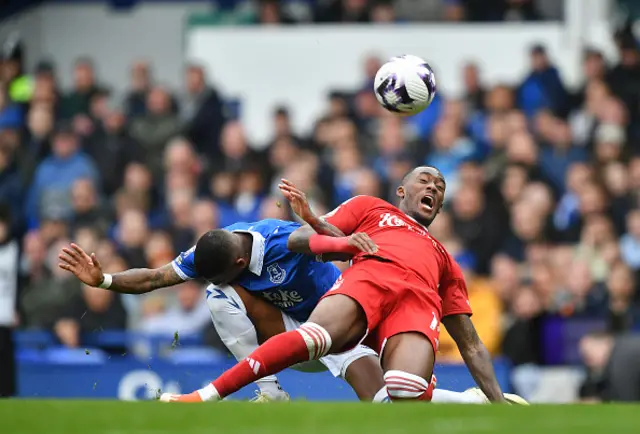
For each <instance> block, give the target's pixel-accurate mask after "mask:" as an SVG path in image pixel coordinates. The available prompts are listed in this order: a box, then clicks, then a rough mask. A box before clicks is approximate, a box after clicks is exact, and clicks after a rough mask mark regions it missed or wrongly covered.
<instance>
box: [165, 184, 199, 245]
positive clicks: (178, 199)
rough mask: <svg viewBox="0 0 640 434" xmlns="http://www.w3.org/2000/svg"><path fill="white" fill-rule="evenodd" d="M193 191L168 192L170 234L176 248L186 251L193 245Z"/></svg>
mask: <svg viewBox="0 0 640 434" xmlns="http://www.w3.org/2000/svg"><path fill="white" fill-rule="evenodd" d="M194 199H195V198H194V196H193V193H192V192H191V191H189V190H184V189H181V190H174V191H172V192H170V193H169V194H168V197H167V202H168V211H169V222H170V223H169V224H168V227H169V234H170V235H171V239H172V240H173V247H174V250H175V251H177V252H185V251H187V250H188V249H189V248H191V246H192V245H193V240H194V234H193V230H192V228H191V213H192V208H193V203H194Z"/></svg>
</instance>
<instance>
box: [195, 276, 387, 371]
mask: <svg viewBox="0 0 640 434" xmlns="http://www.w3.org/2000/svg"><path fill="white" fill-rule="evenodd" d="M207 305H208V306H209V310H210V312H211V320H212V321H213V325H214V327H215V328H216V331H217V332H218V335H219V336H220V338H221V340H222V342H223V343H224V344H225V346H226V347H227V348H228V349H229V351H231V353H232V354H233V355H234V356H235V358H236V360H242V359H244V358H245V357H247V356H248V355H249V354H251V353H252V352H253V351H255V349H256V348H258V336H257V332H256V330H255V327H254V326H253V323H252V322H251V319H250V318H249V316H248V315H247V309H246V307H245V306H244V303H243V302H242V299H241V298H240V297H239V296H238V294H237V293H236V291H235V290H234V289H233V287H231V286H230V285H219V286H214V285H209V286H207ZM282 321H283V322H284V327H285V330H286V331H291V330H296V329H297V328H298V327H300V325H301V323H300V322H298V321H296V320H295V319H293V318H291V317H290V316H289V315H287V314H286V313H284V312H282ZM365 356H374V357H377V356H378V355H377V354H376V352H375V351H373V350H372V349H371V348H369V347H366V346H364V345H358V346H357V347H356V348H354V349H353V350H351V351H347V352H346V353H340V354H332V355H329V356H324V357H323V358H321V359H320V360H311V361H309V362H304V363H299V364H297V365H295V366H292V367H291V368H292V369H295V370H298V371H302V372H323V371H326V370H329V371H330V372H331V373H332V374H333V375H334V376H335V377H342V378H344V376H345V373H346V372H347V368H348V367H349V365H351V363H353V362H355V361H356V360H358V359H360V358H362V357H365Z"/></svg>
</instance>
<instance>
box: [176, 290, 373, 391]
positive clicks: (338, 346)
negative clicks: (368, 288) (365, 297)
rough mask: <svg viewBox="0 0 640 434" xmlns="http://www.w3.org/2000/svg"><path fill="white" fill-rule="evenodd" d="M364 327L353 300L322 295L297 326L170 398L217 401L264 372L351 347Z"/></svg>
mask: <svg viewBox="0 0 640 434" xmlns="http://www.w3.org/2000/svg"><path fill="white" fill-rule="evenodd" d="M366 330H367V320H366V317H365V314H364V312H363V310H362V308H361V307H360V305H359V304H357V303H356V302H355V301H354V300H353V299H351V298H349V297H347V296H345V295H341V294H336V295H333V296H331V297H327V298H323V299H322V300H320V303H318V306H316V308H315V309H314V311H313V313H312V314H311V317H310V318H309V321H308V322H306V323H304V324H302V326H300V328H298V329H297V330H293V331H289V332H286V333H282V334H279V335H277V336H274V337H272V338H271V339H269V340H268V341H266V342H265V343H264V344H263V345H261V346H260V347H259V348H258V349H257V350H255V351H254V352H253V353H251V354H250V355H249V357H247V358H246V359H244V360H242V361H240V362H238V364H237V365H235V366H234V367H233V368H231V369H229V370H228V371H226V372H225V373H223V374H222V375H221V376H220V377H218V379H216V380H215V381H213V382H212V383H211V384H209V385H208V386H206V387H204V388H202V389H200V390H197V391H195V392H193V393H190V394H188V395H181V396H177V397H175V396H173V397H171V398H172V399H171V400H172V401H182V402H201V401H212V400H220V399H222V398H224V397H226V396H229V395H230V394H232V393H234V392H236V391H238V390H240V389H241V388H243V387H244V386H246V385H248V384H250V383H253V382H255V381H256V380H258V379H260V378H263V377H266V376H267V375H273V374H276V373H278V372H280V371H282V370H283V369H286V368H288V367H290V366H293V365H295V364H297V363H302V362H307V361H309V360H318V359H320V358H321V357H323V356H325V355H327V354H328V353H329V352H330V351H332V352H334V353H335V352H340V350H342V349H343V348H348V346H349V344H351V346H353V344H355V343H357V342H359V341H360V339H362V337H363V336H364V335H365V333H366Z"/></svg>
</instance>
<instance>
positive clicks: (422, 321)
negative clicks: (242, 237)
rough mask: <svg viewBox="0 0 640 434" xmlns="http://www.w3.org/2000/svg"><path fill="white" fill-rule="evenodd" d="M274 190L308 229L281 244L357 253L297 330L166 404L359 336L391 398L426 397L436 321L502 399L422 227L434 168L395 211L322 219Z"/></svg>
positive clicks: (434, 204) (443, 255)
mask: <svg viewBox="0 0 640 434" xmlns="http://www.w3.org/2000/svg"><path fill="white" fill-rule="evenodd" d="M281 189H282V191H283V193H284V194H285V196H286V197H287V199H288V200H289V201H290V202H291V204H292V207H293V208H294V211H296V213H298V214H299V215H300V216H301V217H302V218H303V219H304V220H305V221H307V223H309V224H310V225H309V226H306V227H302V228H300V229H298V230H297V231H296V232H294V233H293V234H291V236H290V238H289V242H288V248H289V249H290V250H292V251H295V252H300V253H307V254H316V255H318V254H325V253H345V254H351V255H355V256H353V259H352V260H353V262H352V266H351V267H350V268H349V269H348V270H347V271H345V272H344V273H343V275H342V277H341V278H340V279H339V280H338V281H337V282H336V284H335V285H334V287H333V288H332V290H331V291H329V292H328V293H327V294H326V295H325V296H324V297H323V298H322V299H321V300H320V302H319V303H318V305H317V306H316V308H315V309H314V311H313V312H312V314H311V316H310V318H309V320H308V322H307V323H305V324H303V325H302V326H301V327H300V328H299V329H298V330H295V331H291V332H287V333H284V334H281V335H278V336H275V337H273V338H271V339H270V340H268V341H267V342H265V343H264V344H263V345H262V346H261V347H260V348H258V349H257V350H256V351H255V352H254V353H252V354H251V355H250V356H249V357H248V358H247V359H245V360H244V361H241V362H239V363H238V365H236V366H235V367H234V368H232V369H230V370H229V371H227V372H225V373H224V374H223V375H221V376H220V377H219V378H218V379H217V380H216V381H214V382H213V383H211V384H210V385H208V386H207V387H205V388H203V389H200V390H198V391H196V392H194V393H192V394H189V395H182V396H179V397H175V399H174V400H178V401H202V400H217V399H221V398H223V397H225V396H227V395H229V394H231V393H233V392H235V391H237V390H239V389H240V388H242V387H243V386H245V385H247V384H249V383H251V382H253V381H255V380H257V379H259V378H261V377H263V376H266V375H270V374H273V373H277V372H279V371H281V370H282V369H285V368H287V367H289V366H292V365H294V364H296V363H300V362H304V361H308V360H314V359H318V358H320V357H322V356H324V355H326V354H328V353H339V352H342V351H345V350H348V349H350V348H353V347H354V346H355V345H357V344H358V343H359V342H362V341H363V340H364V341H366V342H367V343H368V344H369V345H371V346H372V347H373V348H374V349H375V350H377V351H378V353H379V355H380V361H381V365H382V368H383V370H384V372H385V375H384V380H385V384H386V387H387V391H388V394H389V397H390V398H391V399H392V400H394V401H396V400H407V399H417V400H430V399H431V394H432V391H433V390H432V387H431V386H430V380H431V377H432V373H433V366H434V363H435V354H436V351H437V348H438V335H439V327H440V322H441V320H442V322H443V324H444V325H445V326H446V327H447V330H448V331H449V333H450V334H451V335H452V337H453V338H454V340H455V341H456V343H457V344H458V347H459V348H460V351H461V353H462V355H463V357H464V360H465V362H466V363H467V366H468V367H469V369H470V371H471V373H472V375H473V376H474V378H475V380H476V382H477V383H478V385H479V386H480V388H481V390H482V391H483V392H484V393H485V395H486V396H487V397H488V398H489V399H490V400H491V401H503V400H504V397H503V395H502V391H501V390H500V386H499V385H498V382H497V380H496V378H495V374H494V372H493V365H492V362H491V358H490V356H489V354H488V352H487V350H486V348H485V347H484V345H483V344H482V342H481V341H480V339H479V338H478V336H477V334H476V332H475V328H474V327H473V324H472V323H471V320H470V318H469V317H470V315H471V307H470V306H469V302H468V299H467V290H466V285H465V283H464V279H463V277H462V272H461V271H460V268H459V267H458V265H457V264H456V263H455V261H454V260H453V259H452V257H451V256H450V255H449V254H448V253H447V252H446V250H445V249H444V248H443V247H442V245H441V244H440V243H439V242H438V241H436V240H435V239H433V238H432V237H431V236H430V234H429V231H428V229H427V227H428V226H429V224H431V222H432V221H433V219H434V218H435V217H436V215H437V214H438V212H439V211H440V209H441V207H442V203H443V200H444V193H445V189H446V184H445V180H444V178H443V177H442V174H441V173H440V172H439V171H438V170H437V169H435V168H432V167H418V168H416V169H415V170H413V171H412V172H411V173H409V174H408V175H407V176H406V177H405V179H404V180H403V182H402V185H401V186H400V187H398V189H397V195H398V197H399V198H400V204H399V207H395V206H393V205H391V204H389V203H387V202H385V201H383V200H381V199H378V198H374V197H369V196H358V197H355V198H352V199H350V200H348V201H346V202H345V203H343V204H342V205H340V206H339V207H338V208H336V209H335V210H334V211H333V212H331V213H329V214H328V215H326V216H325V217H324V218H323V219H319V218H317V217H315V216H314V215H313V213H311V211H310V210H308V211H307V210H305V209H304V206H303V205H301V204H303V203H306V201H305V200H303V199H304V198H303V197H302V198H301V197H300V194H301V193H300V192H298V191H297V190H296V189H295V187H294V186H293V185H292V184H290V183H286V182H285V183H284V184H283V185H281ZM305 213H306V214H305ZM361 233H364V234H366V235H368V237H365V242H366V243H367V245H365V246H360V247H359V248H357V249H355V248H354V247H353V244H354V243H353V242H351V243H350V242H349V240H350V238H351V237H353V236H354V235H355V234H361ZM358 238H360V239H361V238H362V235H358Z"/></svg>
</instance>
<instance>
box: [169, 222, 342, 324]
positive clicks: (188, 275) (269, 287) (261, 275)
mask: <svg viewBox="0 0 640 434" xmlns="http://www.w3.org/2000/svg"><path fill="white" fill-rule="evenodd" d="M299 227H300V224H298V223H293V222H287V221H283V220H276V219H266V220H261V221H259V222H255V223H244V222H241V223H235V224H233V225H231V226H227V227H225V228H224V229H226V230H228V231H231V232H241V233H248V234H250V235H251V236H252V237H253V247H252V249H251V260H250V262H249V266H248V267H247V269H246V270H244V271H243V272H242V273H241V274H240V276H238V278H237V279H236V280H235V281H234V282H232V283H236V284H238V285H240V286H242V287H244V288H246V289H247V290H248V291H251V292H255V293H257V294H260V295H261V296H262V297H263V298H264V299H265V300H267V301H268V302H270V303H271V304H273V305H275V306H276V307H278V308H279V309H280V310H282V311H284V312H286V313H287V314H288V315H289V316H291V317H292V318H294V319H296V320H298V321H300V322H304V321H306V320H307V318H309V315H310V314H311V311H312V310H313V309H314V308H315V306H316V305H317V304H318V301H319V300H320V297H322V296H323V295H324V294H325V293H326V292H327V291H328V290H329V289H330V288H331V287H332V286H333V284H334V282H335V281H336V280H337V279H338V277H339V276H340V270H339V269H338V268H337V267H336V266H335V265H333V264H331V263H324V262H319V261H317V260H316V259H315V257H313V256H310V255H303V254H299V253H294V252H291V251H289V250H288V249H287V240H288V238H289V235H291V233H292V232H293V231H295V230H296V229H298V228H299ZM194 250H195V247H192V248H191V249H189V250H187V251H186V252H183V253H181V254H180V255H179V256H178V257H177V258H176V259H174V260H173V262H172V265H173V268H174V270H175V271H176V273H178V275H179V276H180V277H181V278H182V279H184V280H190V279H196V278H198V277H200V276H198V274H197V273H196V270H195V266H194V262H193V254H194Z"/></svg>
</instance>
